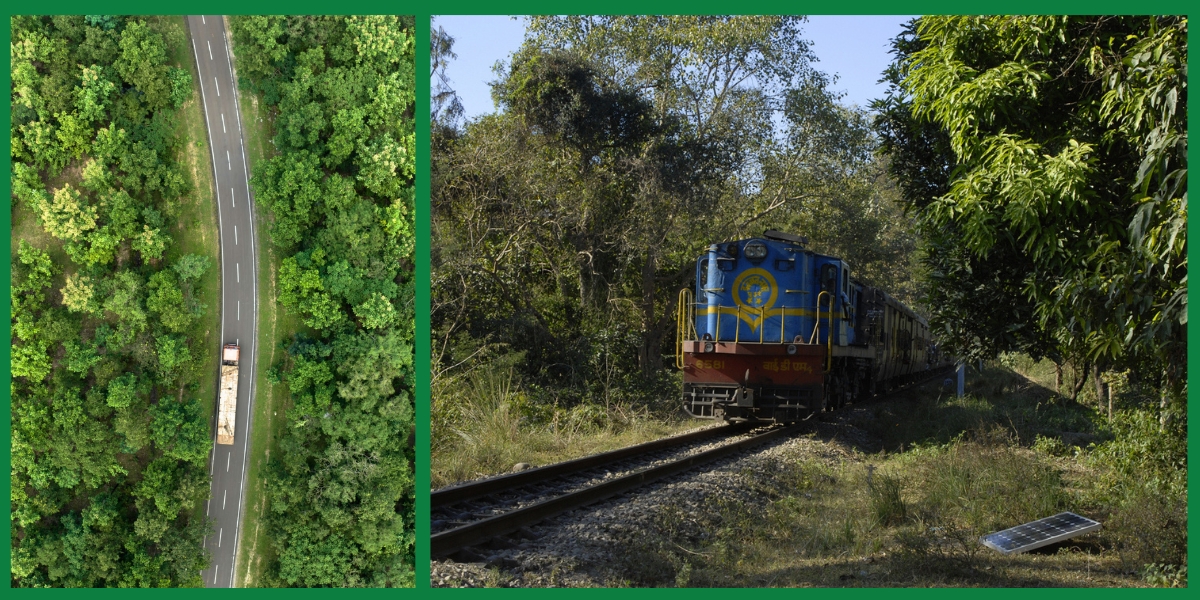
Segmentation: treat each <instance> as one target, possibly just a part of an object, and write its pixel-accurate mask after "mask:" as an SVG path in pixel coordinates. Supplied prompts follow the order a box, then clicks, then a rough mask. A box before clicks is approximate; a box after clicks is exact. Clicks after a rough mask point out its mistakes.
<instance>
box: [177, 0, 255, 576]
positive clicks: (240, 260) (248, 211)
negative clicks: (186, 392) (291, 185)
mask: <svg viewBox="0 0 1200 600" xmlns="http://www.w3.org/2000/svg"><path fill="white" fill-rule="evenodd" d="M187 22H188V30H189V33H190V35H191V41H192V50H193V53H194V55H195V59H196V67H197V70H198V72H199V74H200V92H201V97H202V98H203V100H204V118H205V121H206V124H207V127H208V146H209V148H211V150H212V161H213V176H214V178H215V180H216V181H215V182H214V188H213V189H214V190H215V193H214V200H215V201H216V202H217V206H218V210H217V213H218V219H219V221H220V238H221V340H222V341H221V344H222V345H224V344H238V345H239V346H241V360H240V364H239V369H238V403H237V418H236V422H235V427H236V428H235V430H234V440H233V445H221V444H217V443H216V429H217V428H216V415H215V414H214V416H213V424H212V430H213V452H212V456H211V457H210V459H209V472H210V474H211V475H212V494H211V495H210V496H209V500H208V506H207V507H206V510H207V511H208V516H209V518H210V519H211V520H212V521H213V528H214V529H213V533H212V534H210V535H209V536H208V537H206V538H205V539H204V546H205V548H207V549H208V551H209V552H210V553H211V554H212V563H211V565H210V566H209V568H208V569H206V570H204V571H203V572H202V575H203V576H204V584H205V585H206V586H208V587H233V571H234V566H235V561H236V560H237V548H238V542H239V540H240V535H239V533H240V528H241V520H242V512H243V510H242V504H243V503H242V499H243V498H242V497H243V490H244V489H245V484H246V456H247V453H248V452H249V451H250V447H249V443H250V436H249V431H250V414H251V412H252V411H251V409H252V408H253V406H254V356H255V340H256V335H257V332H258V329H257V317H258V310H257V303H256V298H257V272H256V265H257V263H258V261H257V260H256V259H255V258H256V256H257V255H256V253H255V245H254V220H253V208H254V203H253V200H252V198H251V196H250V185H249V181H250V175H249V170H248V168H247V166H246V152H245V149H244V142H243V140H242V118H241V115H240V113H239V111H238V104H237V87H236V85H235V84H234V79H233V64H232V61H231V59H230V56H229V45H228V44H229V42H228V39H227V36H226V32H225V22H224V19H223V18H222V17H220V16H212V15H208V16H189V17H188V18H187ZM213 351H214V352H217V351H219V349H218V348H214V349H213ZM213 359H214V360H218V359H219V356H214V357H213ZM207 401H209V402H212V403H213V405H214V406H216V403H217V398H216V397H215V396H214V397H213V398H209V399H207ZM214 413H215V411H214Z"/></svg>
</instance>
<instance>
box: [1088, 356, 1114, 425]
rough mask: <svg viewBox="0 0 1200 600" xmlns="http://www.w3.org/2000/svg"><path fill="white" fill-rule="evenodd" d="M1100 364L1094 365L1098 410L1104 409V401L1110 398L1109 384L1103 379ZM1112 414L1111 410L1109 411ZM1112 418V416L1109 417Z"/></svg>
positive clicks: (1093, 375) (1093, 373) (1093, 379)
mask: <svg viewBox="0 0 1200 600" xmlns="http://www.w3.org/2000/svg"><path fill="white" fill-rule="evenodd" d="M1101 371H1102V369H1101V368H1100V363H1093V364H1092V384H1093V385H1095V386H1096V408H1097V409H1101V408H1104V399H1105V398H1106V397H1107V396H1108V384H1107V383H1105V381H1104V378H1103V377H1101V376H1100V375H1101ZM1109 412H1110V413H1111V412H1112V411H1111V410H1110V411H1109ZM1109 416H1111V415H1109Z"/></svg>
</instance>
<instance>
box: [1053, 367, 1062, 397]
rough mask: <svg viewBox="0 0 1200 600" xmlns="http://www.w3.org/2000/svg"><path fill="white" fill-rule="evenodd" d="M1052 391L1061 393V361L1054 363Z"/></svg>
mask: <svg viewBox="0 0 1200 600" xmlns="http://www.w3.org/2000/svg"><path fill="white" fill-rule="evenodd" d="M1054 393H1055V394H1061V393H1062V363H1054Z"/></svg>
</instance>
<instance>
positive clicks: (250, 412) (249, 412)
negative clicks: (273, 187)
mask: <svg viewBox="0 0 1200 600" xmlns="http://www.w3.org/2000/svg"><path fill="white" fill-rule="evenodd" d="M221 37H222V38H223V39H224V40H225V62H226V63H227V64H228V65H229V78H230V81H232V82H233V83H232V85H233V110H234V113H235V114H236V115H237V120H238V145H239V146H240V147H241V150H242V172H243V173H244V174H245V176H246V211H247V212H248V213H249V214H250V256H251V257H252V258H253V257H254V256H255V254H254V203H253V196H252V195H251V193H250V170H249V169H250V166H249V165H248V164H247V163H246V140H245V136H244V135H243V134H242V109H241V107H240V106H239V105H238V102H237V100H238V93H237V76H236V75H234V73H233V60H232V59H231V58H230V53H229V38H228V37H226V36H225V28H224V27H222V28H221ZM254 273H255V264H254V262H253V261H252V262H251V263H250V280H251V286H252V287H251V290H252V291H253V294H254V307H253V309H252V310H253V314H254V316H253V317H251V322H252V326H251V331H253V332H254V335H255V339H257V336H258V277H256V276H255V275H254ZM240 307H241V305H240V304H239V310H240ZM257 365H258V361H256V360H251V361H250V404H249V405H248V406H247V407H246V436H245V437H244V438H243V439H242V483H241V486H242V487H241V488H239V489H240V490H245V489H246V461H247V460H248V459H249V456H250V452H249V447H250V446H249V445H250V435H249V434H250V425H251V422H252V420H253V418H254V371H255V370H256V369H257ZM237 515H238V516H237V521H236V523H237V524H236V525H235V526H234V533H235V534H236V533H237V532H238V531H240V528H241V526H242V505H241V497H240V496H239V500H238V513H237ZM237 560H238V554H237V536H236V535H234V541H233V571H231V572H230V576H229V587H233V573H236V572H237Z"/></svg>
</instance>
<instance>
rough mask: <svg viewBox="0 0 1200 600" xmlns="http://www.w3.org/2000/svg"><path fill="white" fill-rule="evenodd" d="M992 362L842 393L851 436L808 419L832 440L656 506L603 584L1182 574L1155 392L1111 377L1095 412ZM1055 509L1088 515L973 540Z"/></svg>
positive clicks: (898, 582) (1168, 443)
mask: <svg viewBox="0 0 1200 600" xmlns="http://www.w3.org/2000/svg"><path fill="white" fill-rule="evenodd" d="M1005 359H1006V360H1005V362H1008V363H1009V364H1013V366H1014V367H1016V368H1017V371H1013V370H1011V369H1009V368H1008V367H1005V366H1003V365H1002V364H993V365H988V366H987V367H986V368H985V370H984V372H983V374H982V375H975V374H974V373H972V374H971V376H970V377H969V379H968V381H969V385H968V388H967V395H966V396H964V397H963V398H955V397H954V396H953V391H952V390H951V389H950V388H949V387H943V386H942V385H941V382H933V383H930V384H926V385H925V386H923V387H921V388H918V389H916V390H914V391H910V392H906V393H904V394H901V395H899V396H898V397H896V398H894V399H892V400H889V401H883V402H876V403H871V404H866V405H863V406H860V407H856V408H854V409H853V410H852V411H851V412H850V414H849V416H848V417H847V418H846V421H845V422H844V424H845V425H849V426H852V427H854V428H857V429H861V430H863V431H865V432H867V433H868V434H869V435H868V436H867V438H866V439H867V440H868V442H869V443H867V444H865V445H860V446H859V447H855V446H849V447H847V446H846V445H845V444H844V442H838V435H836V434H835V435H832V436H829V435H825V436H817V434H814V436H816V437H817V438H818V440H814V441H823V442H825V443H827V444H839V445H840V446H841V447H842V448H843V449H845V450H846V451H847V452H839V453H835V454H831V453H828V452H826V453H821V452H811V453H805V452H803V451H800V452H797V453H796V454H795V455H794V456H791V457H789V459H788V460H785V461H783V462H781V464H779V465H778V469H776V470H775V471H772V472H761V473H747V474H746V475H747V476H749V477H751V478H752V480H753V481H755V484H754V485H755V487H756V489H757V491H758V492H759V496H760V500H759V501H755V502H752V503H744V502H736V501H728V500H725V499H722V498H717V497H714V498H710V499H709V509H710V510H705V511H703V512H701V513H699V514H696V513H691V514H680V512H679V511H678V510H677V509H673V508H671V507H664V508H663V509H662V511H661V513H662V514H661V515H657V516H656V518H655V519H652V521H653V522H655V523H657V524H658V525H657V526H656V528H655V530H654V531H651V532H647V535H646V536H645V537H644V538H643V541H642V543H640V544H638V545H637V546H636V547H633V548H630V549H629V553H628V555H627V556H628V560H627V561H626V562H625V563H624V564H623V565H621V568H622V571H623V572H624V573H625V578H623V579H622V580H620V581H614V582H613V583H614V584H617V585H638V586H766V585H770V586H808V585H816V586H851V587H859V586H862V587H879V586H971V587H975V586H979V587H1012V586H1022V587H1026V586H1032V587H1064V586H1065V587H1090V586H1098V587H1109V586H1136V587H1147V586H1159V587H1162V586H1165V587H1176V586H1186V584H1187V567H1186V557H1187V537H1186V530H1187V494H1186V488H1185V479H1186V475H1187V469H1186V457H1187V449H1186V446H1185V444H1183V443H1182V442H1181V441H1180V438H1179V437H1178V433H1179V432H1178V431H1173V430H1167V431H1162V430H1160V429H1159V427H1158V421H1157V418H1156V413H1157V410H1156V409H1157V403H1158V397H1157V393H1154V392H1153V391H1152V390H1141V391H1138V390H1133V389H1128V388H1126V389H1125V390H1123V391H1122V392H1121V393H1120V394H1119V399H1118V401H1117V402H1118V407H1119V408H1118V409H1117V410H1116V412H1115V413H1114V417H1113V418H1112V419H1111V420H1110V419H1108V417H1107V406H1105V407H1104V410H1099V409H1097V407H1096V406H1095V405H1094V404H1092V403H1091V402H1088V401H1087V400H1085V404H1080V403H1077V402H1073V401H1071V400H1070V399H1069V398H1067V397H1064V396H1062V395H1059V394H1056V393H1054V392H1053V389H1052V378H1053V364H1052V363H1051V362H1050V361H1043V362H1039V363H1035V362H1034V361H1032V360H1030V359H1028V358H1027V357H1023V356H1022V357H1020V358H1017V357H1015V356H1006V357H1005ZM1014 363H1015V364H1014ZM1023 373H1024V374H1023ZM1026 374H1027V375H1030V376H1032V377H1034V380H1033V381H1031V380H1030V379H1027V378H1026V376H1025V375H1026ZM1046 374H1049V376H1050V379H1051V386H1050V387H1046V383H1047V382H1046V381H1045V380H1044V379H1043V378H1041V377H1039V375H1043V376H1044V375H1046ZM1146 392H1150V393H1149V394H1147V393H1146ZM843 437H844V436H843ZM855 439H857V438H855ZM1066 510H1069V511H1072V512H1075V513H1077V514H1082V515H1085V516H1088V517H1091V518H1093V519H1096V520H1098V521H1100V522H1101V523H1102V524H1103V527H1102V529H1101V530H1100V531H1099V532H1096V533H1091V534H1087V535H1084V536H1081V537H1078V538H1075V539H1072V540H1070V541H1068V542H1066V543H1062V544H1058V545H1054V546H1050V547H1047V548H1045V549H1039V550H1035V551H1033V552H1030V553H1027V554H1020V555H1011V556H1003V555H1001V554H999V553H998V552H995V551H993V550H991V549H988V548H986V547H985V546H983V545H982V544H980V542H979V538H980V537H981V536H982V535H985V534H988V533H991V532H993V531H998V530H1000V529H1005V528H1008V527H1012V526H1014V525H1019V524H1021V523H1024V522H1028V521H1032V520H1034V519H1039V518H1042V517H1045V516H1050V515H1053V514H1057V513H1058V512H1061V511H1066ZM697 520H699V524H697V522H696V521H697ZM697 529H699V530H701V531H704V532H707V533H706V535H705V536H704V537H702V538H698V537H697V536H696V535H695V532H696V531H697Z"/></svg>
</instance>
